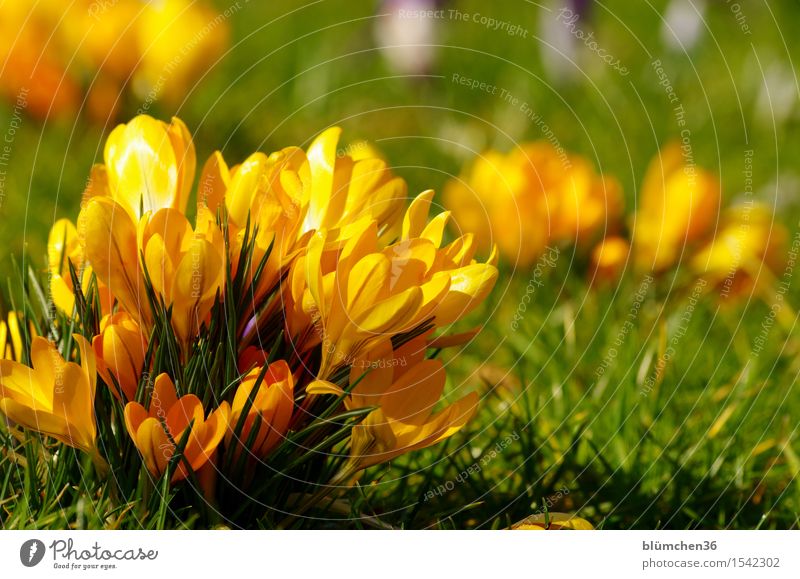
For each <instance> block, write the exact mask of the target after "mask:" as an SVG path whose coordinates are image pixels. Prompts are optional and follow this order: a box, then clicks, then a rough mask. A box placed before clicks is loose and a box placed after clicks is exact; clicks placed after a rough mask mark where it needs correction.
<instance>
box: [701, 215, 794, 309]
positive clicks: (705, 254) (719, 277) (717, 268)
mask: <svg viewBox="0 0 800 579" xmlns="http://www.w3.org/2000/svg"><path fill="white" fill-rule="evenodd" d="M787 238H788V233H787V231H786V229H785V228H784V227H783V226H782V225H781V224H780V223H776V222H775V221H774V216H773V214H772V212H771V211H769V210H768V209H767V208H766V207H764V206H763V205H757V204H749V205H739V206H735V207H732V208H729V209H728V210H727V211H726V212H725V215H724V217H723V220H722V224H721V227H720V229H719V232H718V233H717V235H715V236H714V238H713V239H712V240H711V241H709V242H708V243H707V244H706V245H705V246H704V247H702V248H701V249H700V250H699V251H698V252H697V254H696V255H695V256H694V257H693V258H692V260H691V268H692V270H693V272H694V273H695V274H696V275H698V276H702V277H704V278H706V279H708V280H709V281H710V282H711V284H712V285H713V286H714V287H716V288H717V289H719V290H720V293H722V294H723V295H725V296H744V295H752V294H753V293H758V294H759V295H760V297H761V298H764V299H767V300H770V299H772V297H773V296H772V295H770V292H771V291H775V289H776V288H775V273H776V272H778V271H780V270H781V269H782V268H783V266H784V263H783V261H784V260H785V259H786V257H785V256H786V251H785V245H786V240H787Z"/></svg>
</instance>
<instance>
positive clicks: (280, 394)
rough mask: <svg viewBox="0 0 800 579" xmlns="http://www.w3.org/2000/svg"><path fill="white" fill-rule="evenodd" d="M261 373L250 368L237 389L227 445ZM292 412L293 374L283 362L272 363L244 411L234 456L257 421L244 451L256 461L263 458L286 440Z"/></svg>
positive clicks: (226, 437)
mask: <svg viewBox="0 0 800 579" xmlns="http://www.w3.org/2000/svg"><path fill="white" fill-rule="evenodd" d="M261 370H262V369H261V368H259V367H256V368H253V369H252V370H251V371H250V372H248V374H247V375H246V376H245V377H244V378H243V379H242V383H241V384H240V385H239V387H238V388H237V389H236V394H235V395H234V397H233V404H232V405H231V418H230V427H229V429H228V433H227V434H226V435H225V444H226V445H230V444H231V439H232V438H233V436H234V435H235V432H234V430H235V429H236V427H237V425H238V423H239V420H240V418H241V415H242V412H243V411H244V406H245V403H246V402H247V400H248V398H249V397H250V395H251V392H252V391H253V387H254V386H255V383H256V380H257V378H258V375H259V374H260V373H261ZM293 411H294V378H293V377H292V372H291V370H290V369H289V365H288V364H287V363H286V362H285V361H283V360H279V361H277V362H273V363H272V364H270V366H269V368H268V369H267V371H266V373H265V375H264V379H263V380H262V381H261V383H260V384H259V385H258V391H257V392H256V394H255V395H254V396H253V402H252V406H250V408H249V409H248V411H247V417H246V418H245V420H244V423H243V426H242V430H241V432H240V433H239V438H238V439H237V441H236V443H235V446H236V448H237V449H236V453H237V454H238V453H239V452H241V447H242V446H244V445H245V443H246V441H247V440H249V437H250V436H251V433H252V431H253V428H255V423H256V420H258V421H259V425H258V430H257V431H256V434H255V438H254V440H253V442H252V445H251V446H250V447H249V448H248V449H247V451H248V452H249V453H252V455H253V456H255V457H257V458H265V457H266V456H267V455H268V454H269V453H270V451H271V450H272V449H274V448H275V447H276V446H277V445H278V444H280V442H281V441H282V440H283V438H284V437H285V436H286V432H287V431H288V429H289V422H290V421H291V419H292V413H293Z"/></svg>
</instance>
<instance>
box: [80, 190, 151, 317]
mask: <svg viewBox="0 0 800 579" xmlns="http://www.w3.org/2000/svg"><path fill="white" fill-rule="evenodd" d="M78 231H80V232H81V234H82V235H81V236H80V240H81V244H82V247H83V253H84V255H85V257H86V259H87V260H88V262H89V264H91V267H92V268H93V269H94V272H95V275H96V276H97V279H98V281H99V282H100V283H102V284H103V285H104V286H105V287H107V288H108V289H109V291H110V292H112V293H113V294H114V297H115V298H116V299H117V301H119V303H120V305H121V306H122V308H123V309H124V310H125V311H126V312H128V314H130V315H131V316H133V317H134V319H136V320H138V321H139V322H142V323H143V324H144V325H147V322H148V320H149V319H150V306H149V304H148V301H147V293H146V291H145V286H144V277H143V275H142V267H141V263H140V260H139V243H138V239H137V231H136V225H134V222H133V218H132V217H131V216H130V214H129V213H128V212H127V211H126V210H125V209H124V208H123V207H122V206H121V205H119V204H118V203H116V202H115V201H113V200H112V199H110V198H108V197H103V196H100V197H93V198H92V199H90V200H89V201H88V202H87V203H86V206H85V207H84V208H83V209H82V210H81V213H80V215H79V217H78Z"/></svg>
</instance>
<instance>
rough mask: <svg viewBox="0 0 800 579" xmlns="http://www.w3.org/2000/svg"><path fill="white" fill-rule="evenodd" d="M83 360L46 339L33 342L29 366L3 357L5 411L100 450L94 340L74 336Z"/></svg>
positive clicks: (0, 389) (0, 405)
mask: <svg viewBox="0 0 800 579" xmlns="http://www.w3.org/2000/svg"><path fill="white" fill-rule="evenodd" d="M74 338H75V341H76V342H77V343H78V348H79V349H80V355H81V364H80V366H79V365H78V364H75V363H74V362H67V361H65V360H64V358H62V356H61V354H60V353H59V352H58V350H57V349H56V348H55V346H54V345H53V344H52V343H50V341H48V340H47V339H45V338H42V337H40V336H37V337H35V338H33V340H32V342H31V361H32V363H33V367H32V368H29V367H28V366H25V365H23V364H20V363H18V362H14V361H11V360H0V412H2V413H3V414H5V415H6V416H7V417H8V418H9V419H10V420H13V421H14V422H16V423H17V424H19V425H21V426H23V427H25V428H28V429H30V430H34V431H36V432H40V433H42V434H45V435H47V436H52V437H53V438H55V439H57V440H59V441H61V442H63V443H64V444H67V445H69V446H72V447H74V448H78V449H80V450H83V451H85V452H90V453H93V454H94V453H95V437H96V435H97V428H96V425H95V416H94V395H95V386H96V380H97V373H96V369H95V358H94V352H93V351H92V348H91V346H90V344H89V342H88V341H87V340H86V339H85V338H83V336H80V335H78V334H75V336H74Z"/></svg>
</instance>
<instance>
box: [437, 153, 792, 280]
mask: <svg viewBox="0 0 800 579" xmlns="http://www.w3.org/2000/svg"><path fill="white" fill-rule="evenodd" d="M445 193H446V196H445V198H446V200H447V203H448V205H449V206H451V207H452V208H453V211H454V216H455V218H456V219H455V223H456V225H457V227H458V228H459V229H460V230H464V231H472V232H475V233H476V234H477V235H478V236H479V237H480V238H481V239H482V240H485V243H487V244H489V243H496V244H497V246H498V247H499V249H500V254H501V256H502V257H503V258H504V259H505V260H506V262H508V263H509V264H512V265H516V266H519V267H527V266H530V265H531V264H533V263H534V262H535V261H536V260H537V259H538V258H539V257H540V256H541V255H543V254H544V253H545V251H546V248H547V247H548V246H550V245H553V246H565V245H573V246H577V250H578V252H579V253H582V254H583V255H586V256H588V261H589V262H590V271H589V273H590V275H591V276H592V277H593V278H594V279H596V280H601V281H616V280H618V279H619V277H620V275H621V274H622V272H623V271H624V270H626V269H630V270H633V271H636V272H639V273H653V272H655V273H662V272H664V271H666V270H669V269H671V268H674V267H675V266H676V265H679V264H680V265H686V266H687V269H688V271H690V272H691V274H692V275H694V276H698V277H703V278H706V279H708V280H710V281H711V283H710V284H709V287H719V286H723V287H722V289H723V290H724V291H726V292H730V293H731V294H733V293H739V294H744V293H747V292H748V291H754V290H755V291H759V292H760V291H762V289H763V288H764V287H765V285H764V283H765V282H764V280H765V279H766V278H769V277H770V276H771V273H770V271H777V270H778V269H779V268H780V267H781V265H780V263H781V259H782V256H783V257H785V251H782V248H783V247H784V244H785V241H786V232H785V229H784V228H783V227H782V226H781V225H780V224H777V223H775V222H774V219H773V215H772V213H771V212H770V211H769V210H768V208H766V207H765V206H763V205H760V204H758V203H756V202H754V201H752V200H745V202H744V203H741V204H738V205H735V206H732V207H730V208H728V209H726V210H724V211H723V212H722V214H720V212H721V211H722V210H721V206H722V201H721V199H722V197H721V184H720V182H719V179H718V178H717V177H716V176H715V175H714V174H712V173H711V172H710V171H708V170H705V169H703V168H701V167H699V166H697V165H696V164H694V162H693V159H692V158H691V157H690V156H687V155H686V152H685V148H684V147H682V146H681V144H680V143H677V142H672V143H669V144H668V145H666V146H665V147H664V148H663V149H662V150H661V151H660V152H659V154H658V155H657V156H656V157H655V158H654V159H653V160H652V161H651V163H650V166H649V167H648V169H647V172H646V174H645V176H644V180H643V183H642V186H641V189H640V192H639V196H638V199H639V202H638V204H637V208H636V212H635V214H634V215H632V216H631V219H630V220H629V221H628V223H625V222H624V219H623V211H622V210H623V203H622V195H621V189H620V186H619V184H618V182H617V181H616V180H615V179H614V178H612V177H608V176H605V175H599V174H597V173H596V172H595V171H594V169H593V168H592V166H591V164H590V163H589V162H588V161H587V160H586V159H584V158H582V157H580V156H577V155H570V154H567V153H565V152H564V151H563V150H562V149H560V148H557V147H555V146H553V145H552V144H551V143H548V142H533V143H523V144H521V145H520V146H518V147H516V148H515V149H514V150H512V151H511V152H509V153H508V154H502V153H499V152H497V151H488V152H486V153H484V154H483V155H481V156H480V157H479V158H478V159H477V160H476V161H475V162H474V163H473V164H472V166H471V167H470V168H468V169H467V170H466V172H465V173H464V174H463V175H461V176H460V177H459V178H458V179H453V180H451V181H450V183H449V184H448V186H447V188H446V190H445ZM625 230H627V231H628V232H629V234H628V235H626V234H625ZM764 266H766V267H764ZM759 280H761V281H759Z"/></svg>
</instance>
